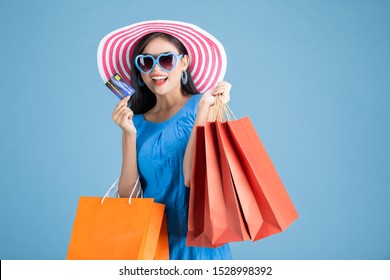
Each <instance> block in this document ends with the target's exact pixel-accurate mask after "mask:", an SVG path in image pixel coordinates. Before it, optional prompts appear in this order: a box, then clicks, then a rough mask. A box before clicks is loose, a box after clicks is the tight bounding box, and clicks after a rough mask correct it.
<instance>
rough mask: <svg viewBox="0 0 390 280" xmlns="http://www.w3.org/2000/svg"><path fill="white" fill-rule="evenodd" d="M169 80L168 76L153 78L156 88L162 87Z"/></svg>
mask: <svg viewBox="0 0 390 280" xmlns="http://www.w3.org/2000/svg"><path fill="white" fill-rule="evenodd" d="M167 79H168V77H167V76H157V75H156V76H153V77H152V81H153V83H154V84H155V85H156V86H162V85H163V84H165V82H166V80H167Z"/></svg>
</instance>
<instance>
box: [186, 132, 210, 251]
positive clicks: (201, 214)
mask: <svg viewBox="0 0 390 280" xmlns="http://www.w3.org/2000/svg"><path fill="white" fill-rule="evenodd" d="M204 139H205V138H204V127H203V126H197V127H195V138H194V153H193V159H192V172H191V187H190V199H189V206H188V231H187V239H186V245H187V246H200V247H208V246H211V241H210V240H209V238H208V237H207V236H206V234H205V228H204V225H205V203H206V202H205V197H206V192H205V191H206V188H205V183H206V148H205V141H204Z"/></svg>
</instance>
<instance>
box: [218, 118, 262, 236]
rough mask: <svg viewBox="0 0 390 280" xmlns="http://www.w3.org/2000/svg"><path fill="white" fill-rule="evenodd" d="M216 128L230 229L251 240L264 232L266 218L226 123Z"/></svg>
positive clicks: (219, 124) (221, 123)
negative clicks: (262, 213) (264, 218)
mask: <svg viewBox="0 0 390 280" xmlns="http://www.w3.org/2000/svg"><path fill="white" fill-rule="evenodd" d="M216 128H217V138H218V143H219V152H220V163H221V171H222V178H223V187H224V194H225V200H226V203H227V205H228V209H229V219H230V223H229V225H230V227H232V228H233V229H234V230H235V231H236V232H237V234H239V235H240V236H241V237H242V239H241V240H248V239H250V236H254V235H256V234H257V232H258V231H259V230H260V228H261V226H262V224H263V219H262V215H261V212H260V209H259V207H258V205H257V202H256V199H255V197H254V195H253V192H252V189H251V186H250V184H249V182H248V180H247V178H246V174H245V171H244V169H243V167H242V165H241V161H240V159H239V158H238V154H237V151H236V150H235V147H234V143H233V139H232V137H231V135H230V132H229V130H228V127H227V124H226V122H216ZM239 241H240V240H239Z"/></svg>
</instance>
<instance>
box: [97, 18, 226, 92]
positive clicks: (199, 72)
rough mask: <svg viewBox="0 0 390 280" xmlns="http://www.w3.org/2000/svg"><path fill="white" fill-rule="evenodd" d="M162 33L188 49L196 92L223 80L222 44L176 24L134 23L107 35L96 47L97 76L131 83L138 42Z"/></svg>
mask: <svg viewBox="0 0 390 280" xmlns="http://www.w3.org/2000/svg"><path fill="white" fill-rule="evenodd" d="M154 32H163V33H167V34H169V35H172V36H174V37H176V38H177V39H178V40H179V41H180V42H181V43H182V44H183V45H184V47H185V48H186V49H187V52H188V55H189V57H190V72H191V75H192V78H193V80H194V83H195V86H196V88H197V89H198V92H205V91H206V90H208V89H210V88H212V87H214V86H215V85H216V84H217V83H218V82H219V81H222V80H223V77H224V76H225V73H226V65H227V59H226V53H225V49H224V47H223V46H222V44H221V43H220V42H219V41H218V40H217V39H216V38H214V37H213V36H212V35H211V34H209V33H208V32H206V31H205V30H203V29H201V28H200V27H198V26H196V25H193V24H190V23H185V22H179V21H170V20H153V21H143V22H139V23H135V24H132V25H129V26H126V27H122V28H119V29H117V30H114V31H112V32H111V33H109V34H107V35H106V36H105V37H104V38H103V39H102V40H101V41H100V44H99V47H98V53H97V62H98V68H99V73H100V76H101V77H102V79H103V82H104V83H106V82H107V81H108V80H109V79H110V78H111V77H112V76H113V75H114V74H115V73H118V74H119V75H121V76H122V77H123V79H125V80H126V81H127V82H130V72H131V66H130V59H131V57H132V54H133V50H134V47H135V46H136V44H137V42H138V41H139V40H140V39H141V38H142V37H143V36H145V35H147V34H150V33H154Z"/></svg>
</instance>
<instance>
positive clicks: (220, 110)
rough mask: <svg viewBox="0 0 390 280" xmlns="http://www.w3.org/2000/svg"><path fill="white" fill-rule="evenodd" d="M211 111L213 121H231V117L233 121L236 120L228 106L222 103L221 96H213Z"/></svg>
mask: <svg viewBox="0 0 390 280" xmlns="http://www.w3.org/2000/svg"><path fill="white" fill-rule="evenodd" d="M213 109H214V110H213V121H219V122H223V121H226V120H231V119H232V116H233V118H234V119H235V120H237V118H236V116H235V115H234V113H233V111H232V109H230V107H229V105H228V104H227V103H226V104H224V103H223V102H222V95H221V94H218V95H217V96H215V100H214V106H213Z"/></svg>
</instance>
